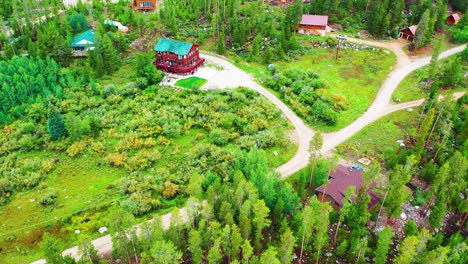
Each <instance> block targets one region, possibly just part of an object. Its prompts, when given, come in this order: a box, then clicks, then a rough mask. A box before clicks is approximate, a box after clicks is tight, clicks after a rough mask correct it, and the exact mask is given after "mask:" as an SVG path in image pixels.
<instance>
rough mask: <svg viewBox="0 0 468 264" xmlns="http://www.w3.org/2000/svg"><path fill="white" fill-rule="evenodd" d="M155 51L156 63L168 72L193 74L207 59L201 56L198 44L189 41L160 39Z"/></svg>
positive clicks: (159, 67)
mask: <svg viewBox="0 0 468 264" xmlns="http://www.w3.org/2000/svg"><path fill="white" fill-rule="evenodd" d="M154 51H155V52H156V61H155V62H154V65H155V66H156V67H157V68H158V69H160V70H162V71H166V72H173V73H178V74H191V73H194V72H195V71H196V70H197V69H198V68H199V67H200V66H202V65H203V63H204V62H205V59H204V58H202V57H200V51H199V48H198V46H197V45H194V44H192V43H188V42H182V41H176V40H172V39H160V40H159V41H158V43H156V46H155V47H154Z"/></svg>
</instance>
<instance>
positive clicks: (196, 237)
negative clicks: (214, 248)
mask: <svg viewBox="0 0 468 264" xmlns="http://www.w3.org/2000/svg"><path fill="white" fill-rule="evenodd" d="M201 245H202V238H201V236H200V232H199V231H197V230H194V229H192V230H190V233H189V250H190V253H191V255H192V261H193V263H201V261H202V259H203V250H202V249H201Z"/></svg>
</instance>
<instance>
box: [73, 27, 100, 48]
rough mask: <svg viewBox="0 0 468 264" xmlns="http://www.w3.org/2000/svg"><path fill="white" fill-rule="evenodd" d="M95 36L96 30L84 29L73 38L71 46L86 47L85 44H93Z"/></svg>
mask: <svg viewBox="0 0 468 264" xmlns="http://www.w3.org/2000/svg"><path fill="white" fill-rule="evenodd" d="M95 36H96V32H94V30H92V29H90V30H88V31H85V32H83V33H81V34H80V35H78V36H76V37H75V38H74V39H73V42H72V44H71V46H72V47H86V46H91V45H94V37H95Z"/></svg>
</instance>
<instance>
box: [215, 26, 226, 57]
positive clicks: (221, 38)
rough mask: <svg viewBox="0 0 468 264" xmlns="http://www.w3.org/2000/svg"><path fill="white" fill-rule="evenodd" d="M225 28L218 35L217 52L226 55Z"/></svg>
mask: <svg viewBox="0 0 468 264" xmlns="http://www.w3.org/2000/svg"><path fill="white" fill-rule="evenodd" d="M224 38H225V35H224V27H221V31H220V32H219V35H218V42H217V44H216V52H218V53H219V54H224V53H226V43H225V39H224Z"/></svg>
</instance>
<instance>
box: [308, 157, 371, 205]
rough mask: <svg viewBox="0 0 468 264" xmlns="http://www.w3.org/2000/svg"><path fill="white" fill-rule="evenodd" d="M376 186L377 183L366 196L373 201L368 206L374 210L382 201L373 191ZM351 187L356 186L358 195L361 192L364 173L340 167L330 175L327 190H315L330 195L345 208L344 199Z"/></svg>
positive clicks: (321, 187) (322, 187)
mask: <svg viewBox="0 0 468 264" xmlns="http://www.w3.org/2000/svg"><path fill="white" fill-rule="evenodd" d="M375 185H376V184H375V182H373V183H372V184H371V187H370V188H369V189H368V190H366V194H368V195H369V196H370V197H371V201H370V203H369V205H368V206H369V208H372V207H373V206H374V205H375V204H377V202H378V201H379V200H380V196H378V195H376V194H375V193H374V192H373V191H372V189H373V188H374V187H375ZM350 186H355V187H356V190H355V191H356V193H358V192H359V190H360V189H361V187H362V171H360V170H358V169H352V168H347V167H345V166H343V165H339V166H338V168H336V169H335V171H332V172H331V173H330V182H329V184H328V185H327V186H326V187H325V188H324V186H323V185H322V186H320V187H318V188H317V189H315V190H316V191H317V192H321V193H325V194H327V195H329V196H330V197H332V198H333V200H334V201H335V202H336V203H337V204H338V205H339V206H340V207H341V206H343V198H344V197H345V192H346V189H348V187H350Z"/></svg>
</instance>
